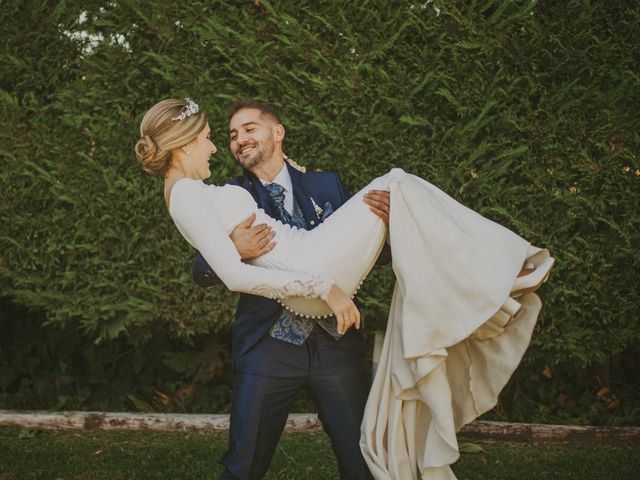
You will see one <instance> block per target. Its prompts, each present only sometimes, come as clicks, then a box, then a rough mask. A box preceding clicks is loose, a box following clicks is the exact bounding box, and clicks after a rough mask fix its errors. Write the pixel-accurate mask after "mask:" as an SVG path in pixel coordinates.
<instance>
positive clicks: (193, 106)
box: [171, 98, 200, 122]
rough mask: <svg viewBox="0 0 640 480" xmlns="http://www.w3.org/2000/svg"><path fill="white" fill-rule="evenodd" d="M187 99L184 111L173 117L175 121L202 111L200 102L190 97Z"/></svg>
mask: <svg viewBox="0 0 640 480" xmlns="http://www.w3.org/2000/svg"><path fill="white" fill-rule="evenodd" d="M185 101H186V102H187V103H186V104H185V106H184V111H183V112H182V113H181V114H180V115H178V116H177V117H171V120H173V121H174V122H175V121H180V120H184V119H185V118H189V117H190V116H192V115H195V114H196V113H198V112H199V111H200V107H198V104H197V103H196V102H194V101H192V100H191V99H190V98H185Z"/></svg>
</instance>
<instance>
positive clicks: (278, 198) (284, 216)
mask: <svg viewBox="0 0 640 480" xmlns="http://www.w3.org/2000/svg"><path fill="white" fill-rule="evenodd" d="M264 188H266V189H267V192H269V195H271V198H272V199H273V203H275V204H276V208H277V209H278V213H279V214H280V219H281V220H282V223H289V222H290V221H291V214H289V212H287V209H286V208H284V187H283V186H282V185H280V184H279V183H268V184H266V185H265V186H264Z"/></svg>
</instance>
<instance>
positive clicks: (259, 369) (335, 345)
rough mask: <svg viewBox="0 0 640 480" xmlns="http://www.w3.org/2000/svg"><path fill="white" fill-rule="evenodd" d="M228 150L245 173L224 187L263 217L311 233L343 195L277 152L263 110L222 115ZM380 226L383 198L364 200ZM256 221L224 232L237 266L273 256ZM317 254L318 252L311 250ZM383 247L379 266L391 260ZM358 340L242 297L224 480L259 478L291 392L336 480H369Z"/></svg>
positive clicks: (206, 280)
mask: <svg viewBox="0 0 640 480" xmlns="http://www.w3.org/2000/svg"><path fill="white" fill-rule="evenodd" d="M229 118H230V120H229V133H230V141H231V143H230V149H231V153H232V155H233V157H234V158H235V160H236V162H237V163H238V164H239V165H240V166H241V167H242V168H243V170H244V171H243V175H242V176H240V177H237V178H232V179H229V180H227V182H226V183H227V184H231V185H238V186H240V187H242V188H245V189H246V190H247V191H249V192H250V193H251V195H252V196H253V198H254V199H255V201H256V203H257V204H258V207H260V208H262V209H263V210H264V211H265V212H266V213H267V214H268V215H270V216H271V217H273V218H276V219H278V220H281V221H283V222H285V223H289V224H291V225H295V226H296V227H299V228H305V229H308V230H311V229H313V228H315V227H316V226H318V225H319V224H320V223H321V222H322V221H323V220H324V219H325V218H327V217H328V216H329V215H330V214H331V212H332V211H333V210H334V209H336V208H338V207H340V206H341V205H342V204H343V203H344V202H345V201H346V200H347V198H348V195H347V193H346V191H345V189H344V187H343V185H342V183H341V181H340V179H339V177H338V176H337V174H335V173H333V172H308V173H305V170H304V168H301V167H299V166H297V165H296V164H295V163H294V162H291V161H289V160H288V159H287V158H286V156H285V155H284V153H283V151H282V141H283V139H284V135H285V130H284V126H283V125H282V123H281V122H280V119H279V117H278V114H277V113H276V111H275V110H274V109H273V108H272V107H271V106H269V105H266V104H264V103H262V102H258V101H255V100H248V101H241V102H236V103H235V104H234V105H233V106H232V107H231V110H230V117H229ZM365 201H366V202H367V204H369V206H370V208H371V210H372V211H373V212H374V213H376V214H377V215H378V216H379V217H380V218H382V219H383V221H385V223H387V224H388V220H389V194H388V192H381V191H371V192H369V193H368V194H367V196H366V197H365ZM254 220H255V216H253V215H252V216H251V217H250V218H248V219H247V220H246V221H245V222H243V223H241V224H240V225H238V226H237V227H236V229H235V230H234V231H233V232H232V233H231V239H232V241H233V242H234V244H235V245H236V248H237V249H238V251H239V253H240V256H241V257H242V258H243V260H250V259H252V258H256V257H259V256H260V255H263V254H264V253H266V252H268V251H269V250H271V249H272V248H273V247H274V245H275V243H277V241H278V239H277V238H275V239H274V238H273V232H271V230H270V228H269V227H268V226H266V225H253V221H254ZM318 248H322V245H318ZM389 258H390V256H389V249H388V248H387V249H386V250H384V251H383V253H382V255H381V258H380V259H379V260H378V263H387V262H388V261H389ZM193 277H194V280H195V281H196V283H198V285H200V286H203V287H207V286H210V285H213V284H215V283H218V282H219V280H218V278H217V277H216V275H215V273H214V272H213V271H212V270H211V268H210V267H209V265H208V264H207V263H206V261H205V260H204V258H203V257H202V256H201V255H200V254H198V256H197V257H196V258H195V260H194V262H193ZM364 355H365V342H364V338H363V336H362V333H361V332H360V331H358V330H355V329H349V330H348V331H347V332H346V333H345V334H344V335H342V336H340V335H339V334H338V333H337V331H336V324H335V319H334V318H333V317H331V318H327V319H320V320H312V319H308V318H302V317H298V316H295V315H293V314H291V313H289V312H287V311H286V310H283V308H282V307H281V306H280V304H278V302H276V301H274V300H270V299H267V298H264V297H259V296H254V295H248V294H242V295H240V300H239V303H238V308H237V312H236V319H235V323H234V327H233V371H234V384H233V401H232V411H231V427H230V433H229V436H230V444H229V450H228V452H227V453H226V454H225V456H224V458H223V460H222V463H223V464H224V467H225V469H224V473H223V475H222V477H221V478H222V479H243V480H244V479H259V478H262V477H264V475H265V474H266V471H267V469H268V468H269V464H270V463H271V459H272V457H273V453H274V451H275V448H276V445H277V443H278V440H279V438H280V435H281V434H282V431H283V429H284V426H285V423H286V420H287V415H288V413H289V409H290V408H291V405H292V404H293V402H294V400H295V398H296V395H297V393H298V392H299V391H300V390H301V389H303V388H306V389H308V390H309V392H310V393H311V396H312V397H313V400H314V402H315V404H316V406H317V407H318V411H319V417H320V419H321V421H322V425H323V427H324V429H325V431H326V432H327V434H328V435H329V437H330V439H331V444H332V446H333V450H334V452H335V455H336V457H337V460H338V468H339V470H340V477H341V478H342V479H365V478H370V474H369V472H368V470H367V467H366V464H365V462H364V459H363V457H362V453H361V451H360V446H359V440H360V423H361V421H362V416H363V412H364V405H365V402H366V398H367V393H368V387H369V386H368V381H367V377H366V375H365V369H364Z"/></svg>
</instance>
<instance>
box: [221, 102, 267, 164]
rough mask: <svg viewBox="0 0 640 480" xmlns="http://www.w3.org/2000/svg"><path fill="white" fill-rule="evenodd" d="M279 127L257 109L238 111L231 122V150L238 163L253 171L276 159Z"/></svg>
mask: <svg viewBox="0 0 640 480" xmlns="http://www.w3.org/2000/svg"><path fill="white" fill-rule="evenodd" d="M277 125H278V124H277V122H276V121H275V120H274V119H273V118H271V117H270V116H269V115H264V114H262V112H261V111H260V110H258V109H256V108H243V109H242V110H238V111H237V112H236V113H235V114H234V115H233V117H231V120H230V121H229V139H230V144H229V148H230V149H231V154H232V155H233V158H235V160H236V162H238V164H239V165H240V166H242V167H243V168H246V169H248V170H251V169H252V168H254V167H256V166H258V165H261V164H263V163H267V162H269V161H270V160H271V159H272V158H274V152H275V139H276V137H277V135H276V134H275V130H276V129H277V128H276V127H277Z"/></svg>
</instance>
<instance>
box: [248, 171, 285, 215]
mask: <svg viewBox="0 0 640 480" xmlns="http://www.w3.org/2000/svg"><path fill="white" fill-rule="evenodd" d="M244 177H245V181H246V187H245V188H246V189H247V190H248V191H249V193H251V196H252V197H253V199H254V200H255V201H256V203H257V204H258V207H259V208H261V209H263V210H264V211H265V213H266V214H267V215H269V216H270V217H273V218H276V219H280V213H279V212H278V210H277V209H276V205H275V203H273V199H272V198H271V195H269V192H267V189H266V188H264V185H262V182H261V181H260V179H259V178H258V177H256V176H255V175H254V174H253V173H251V172H250V171H249V170H245V171H244Z"/></svg>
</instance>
